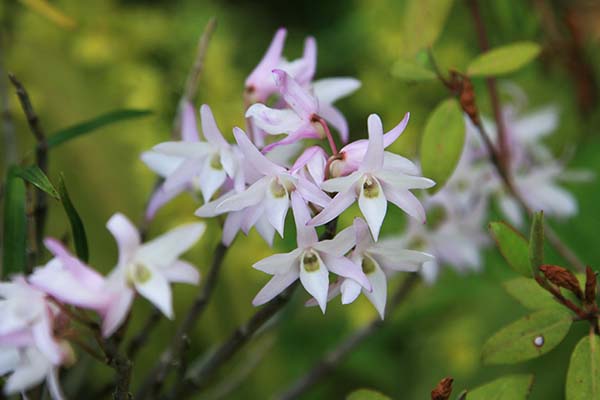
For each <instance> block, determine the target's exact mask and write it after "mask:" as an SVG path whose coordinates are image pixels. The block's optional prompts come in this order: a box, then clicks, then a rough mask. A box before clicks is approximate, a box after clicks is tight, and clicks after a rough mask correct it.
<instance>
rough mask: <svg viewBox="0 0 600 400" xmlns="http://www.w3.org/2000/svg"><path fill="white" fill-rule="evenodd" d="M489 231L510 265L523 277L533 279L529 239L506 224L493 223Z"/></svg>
mask: <svg viewBox="0 0 600 400" xmlns="http://www.w3.org/2000/svg"><path fill="white" fill-rule="evenodd" d="M489 229H490V233H491V234H492V238H494V241H495V242H496V245H497V246H498V249H499V250H500V253H501V254H502V256H503V257H504V259H505V260H506V262H507V263H508V265H509V266H510V267H511V268H512V269H513V270H515V271H516V272H518V273H520V274H521V275H524V276H526V277H531V276H532V275H531V267H530V263H529V245H528V243H527V239H525V237H523V235H521V234H520V233H519V232H518V231H517V230H516V229H515V228H513V227H512V226H510V225H508V224H507V223H505V222H491V223H490V225H489Z"/></svg>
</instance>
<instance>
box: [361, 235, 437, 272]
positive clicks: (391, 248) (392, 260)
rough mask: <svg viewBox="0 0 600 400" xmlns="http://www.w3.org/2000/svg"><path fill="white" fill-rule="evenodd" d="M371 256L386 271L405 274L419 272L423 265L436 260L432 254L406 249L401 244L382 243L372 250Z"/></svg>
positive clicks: (370, 250)
mask: <svg viewBox="0 0 600 400" xmlns="http://www.w3.org/2000/svg"><path fill="white" fill-rule="evenodd" d="M369 254H371V255H372V256H373V258H374V259H375V260H376V261H377V263H378V264H379V265H380V266H381V267H382V268H384V269H389V270H393V271H403V272H414V271H418V270H419V268H420V267H421V265H422V264H423V263H425V262H427V261H432V260H434V259H435V257H433V256H432V255H431V254H428V253H424V252H422V251H416V250H408V249H404V248H403V246H402V245H401V244H397V245H394V242H393V241H392V242H388V241H382V242H379V243H377V244H376V245H375V246H373V247H372V248H371V249H369Z"/></svg>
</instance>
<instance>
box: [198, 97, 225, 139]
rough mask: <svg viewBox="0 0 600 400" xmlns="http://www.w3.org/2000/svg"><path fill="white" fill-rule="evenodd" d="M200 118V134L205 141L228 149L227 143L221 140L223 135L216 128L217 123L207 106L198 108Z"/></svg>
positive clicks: (203, 105)
mask: <svg viewBox="0 0 600 400" xmlns="http://www.w3.org/2000/svg"><path fill="white" fill-rule="evenodd" d="M200 117H201V122H202V133H204V137H205V138H206V141H207V142H209V143H211V144H212V145H214V146H217V147H220V148H227V147H229V143H227V141H226V140H225V139H224V138H223V134H222V133H221V131H220V130H219V127H218V126H217V121H215V117H214V115H213V113H212V111H211V109H210V107H209V106H208V105H207V104H202V106H201V107H200Z"/></svg>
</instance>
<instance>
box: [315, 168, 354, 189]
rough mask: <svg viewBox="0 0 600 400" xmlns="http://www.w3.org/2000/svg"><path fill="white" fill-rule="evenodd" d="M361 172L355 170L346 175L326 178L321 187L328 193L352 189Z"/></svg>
mask: <svg viewBox="0 0 600 400" xmlns="http://www.w3.org/2000/svg"><path fill="white" fill-rule="evenodd" d="M362 175H363V174H362V172H358V171H355V172H353V173H351V174H350V175H347V176H341V177H339V178H333V179H327V180H326V181H324V182H323V183H322V184H321V189H323V190H325V191H326V192H330V193H336V192H337V193H340V192H346V191H348V190H351V189H352V186H354V184H355V183H356V182H357V181H358V180H359V179H360V178H361V176H362Z"/></svg>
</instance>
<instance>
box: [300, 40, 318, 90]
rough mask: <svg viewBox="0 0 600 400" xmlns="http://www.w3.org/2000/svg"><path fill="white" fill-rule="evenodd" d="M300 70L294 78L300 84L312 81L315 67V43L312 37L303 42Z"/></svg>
mask: <svg viewBox="0 0 600 400" xmlns="http://www.w3.org/2000/svg"><path fill="white" fill-rule="evenodd" d="M302 61H303V64H304V68H302V69H301V70H300V71H298V73H297V74H296V75H294V78H296V80H297V81H298V82H299V83H300V84H301V85H304V84H307V83H309V82H310V81H312V79H313V77H314V75H315V70H316V67H317V41H316V40H315V38H314V37H312V36H309V37H307V38H306V40H305V41H304V52H303V53H302Z"/></svg>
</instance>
